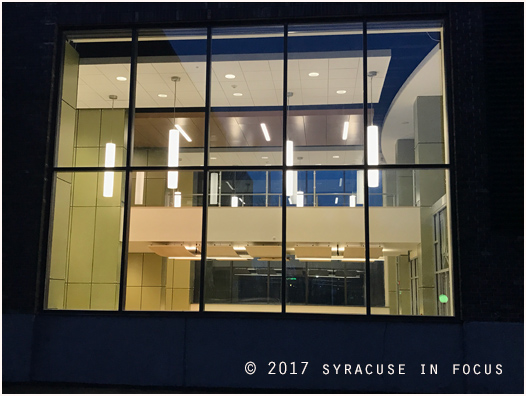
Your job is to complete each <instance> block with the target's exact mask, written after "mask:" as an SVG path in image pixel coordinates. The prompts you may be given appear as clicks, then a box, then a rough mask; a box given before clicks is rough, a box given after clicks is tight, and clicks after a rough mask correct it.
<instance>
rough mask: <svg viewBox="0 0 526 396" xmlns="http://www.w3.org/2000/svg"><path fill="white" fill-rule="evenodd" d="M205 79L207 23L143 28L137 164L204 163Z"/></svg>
mask: <svg viewBox="0 0 526 396" xmlns="http://www.w3.org/2000/svg"><path fill="white" fill-rule="evenodd" d="M205 79H206V29H180V30H160V29H156V30H142V31H141V32H140V34H139V56H138V64H137V92H136V98H135V101H136V111H135V123H134V152H133V165H135V166H156V165H158V166H199V165H203V153H204V127H205V121H204V117H205V116H204V109H203V107H204V105H205ZM171 131H173V132H171Z"/></svg>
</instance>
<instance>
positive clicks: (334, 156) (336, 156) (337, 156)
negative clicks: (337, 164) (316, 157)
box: [332, 155, 340, 158]
mask: <svg viewBox="0 0 526 396" xmlns="http://www.w3.org/2000/svg"><path fill="white" fill-rule="evenodd" d="M332 158H340V156H339V155H333V156H332Z"/></svg>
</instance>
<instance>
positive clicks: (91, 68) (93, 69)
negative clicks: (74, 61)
mask: <svg viewBox="0 0 526 396" xmlns="http://www.w3.org/2000/svg"><path fill="white" fill-rule="evenodd" d="M100 66H105V65H100ZM91 74H104V73H103V72H102V70H100V69H99V68H98V67H97V65H79V75H80V76H88V75H91Z"/></svg>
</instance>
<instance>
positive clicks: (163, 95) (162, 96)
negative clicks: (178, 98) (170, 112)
mask: <svg viewBox="0 0 526 396" xmlns="http://www.w3.org/2000/svg"><path fill="white" fill-rule="evenodd" d="M157 96H158V97H160V98H167V97H168V95H166V94H159V95H157Z"/></svg>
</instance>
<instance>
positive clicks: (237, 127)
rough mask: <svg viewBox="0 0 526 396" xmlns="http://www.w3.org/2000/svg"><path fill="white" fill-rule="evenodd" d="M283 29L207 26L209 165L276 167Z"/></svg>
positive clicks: (279, 141)
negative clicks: (209, 42) (209, 55)
mask: <svg viewBox="0 0 526 396" xmlns="http://www.w3.org/2000/svg"><path fill="white" fill-rule="evenodd" d="M282 104H283V27H282V26H277V27H272V26H267V27H250V28H219V29H213V30H212V87H211V105H212V109H211V115H210V116H211V118H210V165H218V166H220V165H240V166H244V165H246V166H248V165H280V164H281V163H282V154H281V152H282V151H281V150H282V142H283V138H282V136H283V135H282V134H283V116H282V111H283V106H282Z"/></svg>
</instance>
